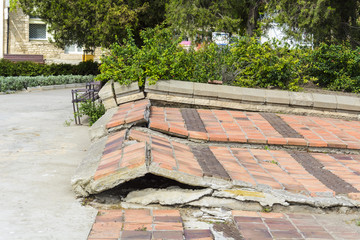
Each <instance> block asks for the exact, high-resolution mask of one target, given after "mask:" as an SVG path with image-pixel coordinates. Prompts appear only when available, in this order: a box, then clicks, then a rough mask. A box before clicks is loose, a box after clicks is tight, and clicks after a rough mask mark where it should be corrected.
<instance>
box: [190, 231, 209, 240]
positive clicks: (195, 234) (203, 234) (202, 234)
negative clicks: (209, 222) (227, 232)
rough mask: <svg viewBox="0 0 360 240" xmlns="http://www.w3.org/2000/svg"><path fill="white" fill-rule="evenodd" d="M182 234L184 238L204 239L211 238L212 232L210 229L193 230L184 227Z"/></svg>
mask: <svg viewBox="0 0 360 240" xmlns="http://www.w3.org/2000/svg"><path fill="white" fill-rule="evenodd" d="M184 236H185V239H186V240H188V239H189V240H190V239H191V240H194V239H198V240H200V239H201V240H205V239H209V238H210V239H212V234H211V231H210V230H209V229H204V230H203V229H196V230H195V229H193V230H188V229H185V231H184Z"/></svg>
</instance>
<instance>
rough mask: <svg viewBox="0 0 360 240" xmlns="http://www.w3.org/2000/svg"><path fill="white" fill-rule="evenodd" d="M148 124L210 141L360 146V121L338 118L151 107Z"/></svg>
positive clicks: (158, 128)
mask: <svg viewBox="0 0 360 240" xmlns="http://www.w3.org/2000/svg"><path fill="white" fill-rule="evenodd" d="M195 111H196V112H197V114H196V113H195ZM197 115H198V116H199V117H200V119H201V122H200V121H199V118H198V116H197ZM191 117H193V118H194V121H193V122H191V121H190V118H191ZM202 126H204V127H205V131H204V129H203V127H202ZM149 127H150V128H151V129H154V130H158V131H161V132H164V133H168V134H171V135H175V136H178V137H183V138H189V139H197V140H203V141H210V142H235V143H253V144H270V145H291V146H310V147H328V148H348V149H360V122H358V121H346V120H339V119H327V118H317V117H308V116H294V115H281V114H278V115H276V114H269V113H250V112H240V111H227V110H206V109H197V110H196V109H193V110H189V109H179V108H168V107H151V116H150V126H149Z"/></svg>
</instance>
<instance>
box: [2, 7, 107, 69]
mask: <svg viewBox="0 0 360 240" xmlns="http://www.w3.org/2000/svg"><path fill="white" fill-rule="evenodd" d="M9 19H10V26H9V30H10V35H9V52H8V54H40V55H44V59H45V62H46V63H53V62H55V63H72V64H76V63H78V62H81V61H82V55H81V54H65V52H64V50H63V49H61V48H58V47H56V46H55V45H54V44H52V43H50V42H49V41H48V40H30V39H29V23H30V19H29V16H27V15H26V14H24V13H23V12H22V10H21V9H17V10H16V11H12V12H11V13H10V14H9ZM4 28H5V31H4V52H5V54H6V46H7V39H6V34H7V29H6V28H7V20H5V22H4ZM101 54H102V51H101V49H100V48H98V49H96V50H95V61H99V60H100V56H101Z"/></svg>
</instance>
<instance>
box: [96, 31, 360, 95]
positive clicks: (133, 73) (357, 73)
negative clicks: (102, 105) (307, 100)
mask: <svg viewBox="0 0 360 240" xmlns="http://www.w3.org/2000/svg"><path fill="white" fill-rule="evenodd" d="M141 38H142V41H143V43H144V44H143V46H141V47H138V46H137V45H136V44H135V41H134V38H133V36H132V34H131V32H130V31H129V34H128V38H127V39H125V40H123V41H122V42H121V43H114V44H113V45H112V46H111V47H110V54H109V55H107V56H104V57H103V58H102V65H101V66H100V71H101V73H100V74H99V75H98V76H97V78H96V79H98V80H102V81H103V80H109V79H113V80H115V81H118V82H119V83H120V84H129V83H131V82H139V85H140V86H142V85H143V84H144V82H145V79H148V80H149V82H150V84H153V83H155V82H156V81H157V80H159V79H164V80H168V79H176V80H182V81H192V82H208V80H223V82H224V83H225V84H228V85H236V86H244V87H261V88H279V89H285V90H291V91H298V90H300V89H301V88H302V87H303V86H304V85H305V84H306V83H307V82H309V81H312V82H313V83H314V84H316V85H319V86H320V87H323V88H327V89H330V90H339V91H349V92H360V48H357V49H352V48H351V47H350V46H349V45H348V44H342V45H327V44H321V45H320V46H319V47H317V48H315V49H312V48H306V47H303V48H295V49H294V48H290V47H289V46H286V45H283V44H279V43H278V42H273V43H264V44H261V43H260V42H259V40H258V39H256V38H248V37H243V38H240V39H238V40H237V41H236V42H235V43H233V44H231V45H228V46H217V45H215V44H203V46H202V47H201V48H200V49H199V50H197V51H195V50H194V48H192V49H190V50H189V51H187V50H185V49H183V48H181V47H180V46H179V43H180V42H181V38H174V36H173V32H172V31H171V30H169V29H166V28H165V29H164V28H161V27H156V28H154V29H148V30H146V31H143V32H141Z"/></svg>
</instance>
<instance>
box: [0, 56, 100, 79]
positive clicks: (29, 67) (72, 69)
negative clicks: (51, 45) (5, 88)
mask: <svg viewBox="0 0 360 240" xmlns="http://www.w3.org/2000/svg"><path fill="white" fill-rule="evenodd" d="M97 74H99V63H97V62H93V61H87V62H81V63H79V64H77V65H72V64H55V63H53V64H38V63H34V62H26V61H25V62H17V63H13V62H11V61H9V60H5V59H0V76H4V77H11V76H58V75H97Z"/></svg>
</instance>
